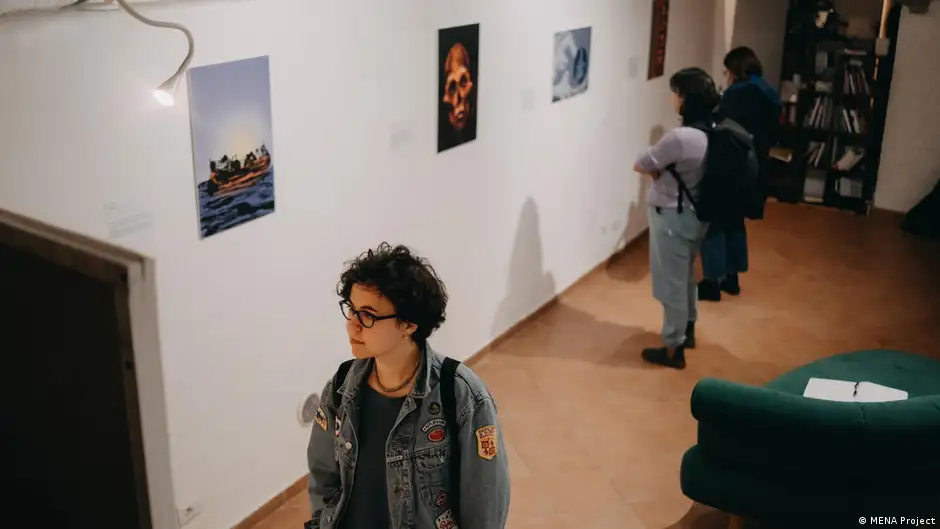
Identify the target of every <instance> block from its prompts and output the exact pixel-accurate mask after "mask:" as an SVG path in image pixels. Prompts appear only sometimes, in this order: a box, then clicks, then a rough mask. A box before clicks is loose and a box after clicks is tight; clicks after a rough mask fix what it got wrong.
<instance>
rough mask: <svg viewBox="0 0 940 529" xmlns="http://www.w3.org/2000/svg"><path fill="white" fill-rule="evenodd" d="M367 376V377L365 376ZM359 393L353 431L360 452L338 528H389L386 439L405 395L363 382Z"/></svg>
mask: <svg viewBox="0 0 940 529" xmlns="http://www.w3.org/2000/svg"><path fill="white" fill-rule="evenodd" d="M366 380H368V377H366ZM359 395H360V397H359V399H360V400H359V424H358V425H357V426H356V435H357V437H358V441H359V454H358V458H357V462H356V470H355V477H354V478H353V488H352V491H351V493H350V495H349V503H348V504H347V505H346V509H345V511H344V514H343V518H342V519H341V520H340V522H339V528H340V529H388V528H389V527H391V525H390V522H389V519H388V510H389V509H388V485H387V483H386V479H385V443H386V442H387V441H388V435H389V434H390V433H391V431H392V428H393V427H394V426H395V421H397V420H398V414H399V413H401V406H402V404H403V403H404V402H405V397H400V398H394V399H392V398H388V397H386V396H384V395H381V394H379V393H378V392H377V391H375V390H374V389H372V386H370V385H369V384H368V382H363V384H362V391H361V392H360V394H359Z"/></svg>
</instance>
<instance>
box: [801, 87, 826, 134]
mask: <svg viewBox="0 0 940 529" xmlns="http://www.w3.org/2000/svg"><path fill="white" fill-rule="evenodd" d="M832 115H833V101H832V96H829V95H818V96H816V98H815V99H814V100H813V108H812V110H811V111H810V112H809V114H807V115H806V119H805V121H804V122H803V126H804V127H806V128H810V129H826V128H829V123H831V122H832Z"/></svg>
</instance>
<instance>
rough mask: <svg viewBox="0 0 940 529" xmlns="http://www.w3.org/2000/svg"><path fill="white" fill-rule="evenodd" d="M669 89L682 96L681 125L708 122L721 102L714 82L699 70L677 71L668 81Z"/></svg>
mask: <svg viewBox="0 0 940 529" xmlns="http://www.w3.org/2000/svg"><path fill="white" fill-rule="evenodd" d="M669 88H670V89H671V90H672V91H673V92H674V93H676V94H679V95H680V96H682V99H683V102H682V109H681V110H680V112H679V113H680V115H681V116H682V124H683V125H690V124H692V123H695V122H699V121H708V120H710V119H711V118H712V115H713V114H714V113H715V109H716V108H717V107H718V103H720V102H721V95H720V94H719V93H718V89H717V88H716V87H715V81H713V80H712V77H711V76H710V75H708V73H707V72H705V70H702V69H701V68H684V69H682V70H679V71H678V72H676V73H675V74H674V75H673V76H672V77H671V78H670V79H669Z"/></svg>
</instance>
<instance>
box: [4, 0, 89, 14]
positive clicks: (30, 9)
mask: <svg viewBox="0 0 940 529" xmlns="http://www.w3.org/2000/svg"><path fill="white" fill-rule="evenodd" d="M87 1H88V0H75V1H74V2H72V3H71V4H66V5H64V6H56V7H27V8H23V9H11V10H9V11H3V12H2V13H0V17H13V16H17V15H30V14H35V13H53V12H56V11H65V10H67V9H72V8H73V7H78V6H79V5H81V4H84V3H85V2H87Z"/></svg>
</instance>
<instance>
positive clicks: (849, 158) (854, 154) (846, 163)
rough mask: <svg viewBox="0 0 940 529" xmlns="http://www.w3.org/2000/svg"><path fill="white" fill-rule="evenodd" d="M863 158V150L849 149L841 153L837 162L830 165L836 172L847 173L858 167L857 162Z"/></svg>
mask: <svg viewBox="0 0 940 529" xmlns="http://www.w3.org/2000/svg"><path fill="white" fill-rule="evenodd" d="M864 157H865V149H861V148H858V147H850V148H848V149H846V150H845V152H843V153H842V156H841V157H840V158H839V160H838V161H837V162H836V163H834V164H833V165H832V168H833V169H834V170H836V171H840V172H843V173H847V172H849V171H851V170H852V169H854V168H855V167H856V166H858V164H859V162H861V161H862V159H863V158H864Z"/></svg>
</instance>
